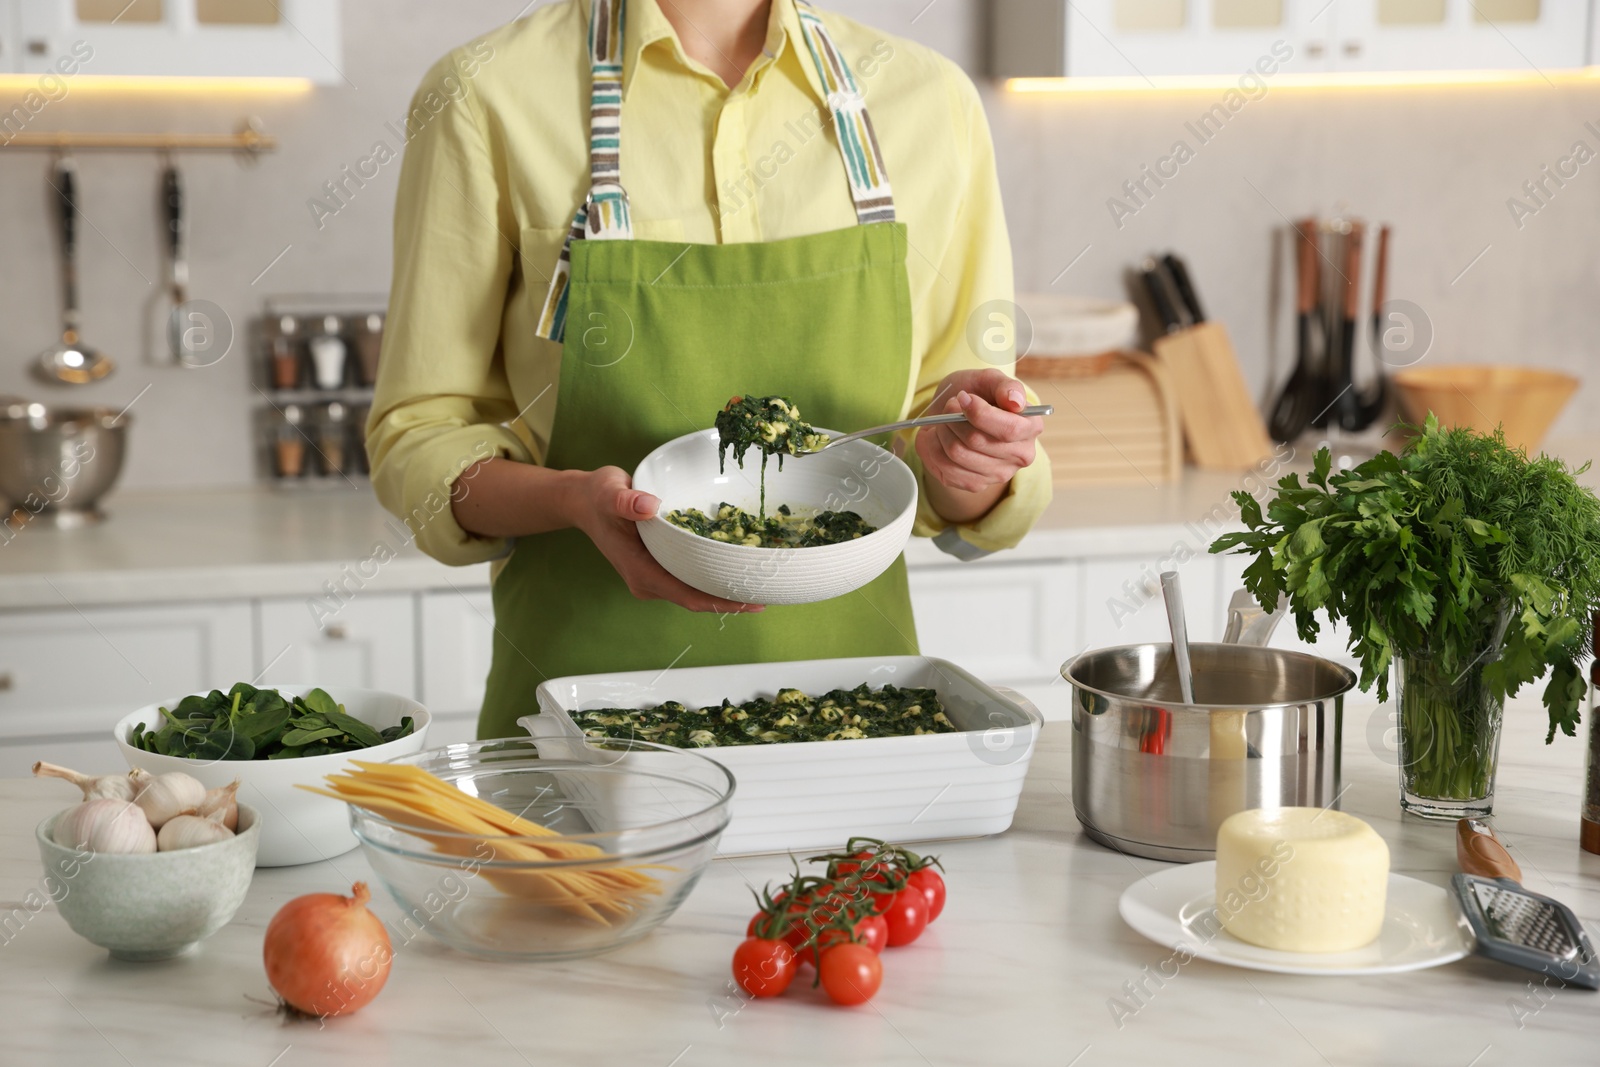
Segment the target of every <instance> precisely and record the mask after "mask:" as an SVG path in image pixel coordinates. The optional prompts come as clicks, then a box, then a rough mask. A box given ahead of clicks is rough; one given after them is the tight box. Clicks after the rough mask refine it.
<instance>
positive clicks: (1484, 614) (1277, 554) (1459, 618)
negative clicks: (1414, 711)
mask: <svg viewBox="0 0 1600 1067" xmlns="http://www.w3.org/2000/svg"><path fill="white" fill-rule="evenodd" d="M1331 465H1332V461H1331V458H1330V456H1329V453H1328V450H1327V449H1326V448H1324V449H1322V450H1321V451H1320V452H1318V453H1317V458H1316V463H1315V466H1314V468H1313V470H1312V472H1311V474H1310V475H1309V477H1308V482H1309V484H1307V485H1301V484H1300V477H1299V475H1297V474H1290V475H1288V476H1287V477H1285V478H1283V479H1282V480H1281V481H1279V483H1278V494H1277V496H1276V497H1275V498H1274V499H1272V500H1271V501H1269V502H1268V503H1267V506H1266V511H1265V514H1263V512H1262V509H1261V506H1260V505H1259V504H1257V502H1256V501H1255V499H1254V498H1252V497H1251V496H1250V495H1249V494H1248V493H1244V492H1236V493H1234V494H1233V496H1234V499H1235V500H1236V501H1237V502H1238V504H1239V508H1240V511H1241V517H1242V518H1243V521H1244V524H1245V526H1246V528H1247V529H1246V530H1245V531H1244V532H1242V533H1230V534H1224V535H1223V536H1221V537H1219V538H1217V540H1216V541H1215V542H1213V544H1212V545H1211V551H1212V552H1225V551H1230V550H1231V551H1235V552H1239V553H1244V554H1247V555H1253V556H1254V557H1255V559H1254V560H1253V561H1252V562H1251V563H1250V566H1249V567H1248V568H1247V569H1246V570H1245V573H1244V582H1245V586H1246V588H1248V589H1249V590H1250V592H1251V593H1252V594H1254V595H1255V597H1256V599H1257V600H1259V601H1260V602H1261V604H1262V606H1263V607H1265V608H1267V609H1268V610H1269V611H1270V610H1272V609H1274V608H1276V607H1277V604H1278V598H1279V597H1280V596H1285V595H1287V596H1288V598H1289V607H1290V610H1291V611H1292V612H1293V613H1294V617H1295V624H1296V626H1297V628H1298V629H1299V631H1300V636H1301V637H1302V638H1304V639H1305V640H1307V641H1310V640H1312V639H1314V638H1315V637H1316V634H1317V630H1318V625H1317V618H1316V612H1318V611H1319V610H1325V611H1327V613H1328V616H1329V618H1330V619H1333V620H1339V619H1344V620H1346V621H1348V623H1349V626H1350V649H1351V651H1352V652H1354V653H1355V655H1356V657H1357V659H1359V660H1360V663H1361V688H1362V689H1367V690H1370V689H1371V688H1372V685H1373V683H1374V682H1376V683H1377V686H1378V698H1379V699H1380V700H1388V698H1389V692H1388V668H1389V664H1390V661H1391V660H1392V659H1393V658H1394V657H1396V656H1400V657H1402V658H1409V657H1427V658H1428V659H1429V660H1431V661H1432V663H1433V665H1434V667H1435V668H1436V669H1437V670H1438V671H1439V673H1440V674H1441V675H1446V676H1450V677H1459V676H1461V675H1464V674H1465V673H1466V672H1468V671H1469V670H1475V669H1480V668H1481V672H1482V683H1483V686H1484V688H1485V689H1486V690H1487V692H1488V694H1489V695H1490V697H1491V698H1493V699H1504V698H1505V697H1509V696H1512V695H1514V694H1515V693H1516V692H1517V690H1518V689H1520V688H1521V687H1522V686H1523V685H1524V684H1527V683H1529V682H1533V681H1536V680H1538V679H1539V678H1541V677H1543V676H1544V675H1545V674H1546V673H1547V672H1548V673H1549V676H1550V679H1549V682H1548V683H1547V684H1546V686H1545V689H1544V705H1545V708H1546V710H1547V711H1548V712H1549V715H1550V730H1549V733H1548V734H1547V735H1546V737H1545V741H1546V743H1548V742H1549V741H1550V740H1551V739H1552V738H1554V737H1555V732H1556V730H1557V729H1558V728H1559V729H1560V730H1561V731H1562V732H1563V733H1565V734H1567V735H1568V736H1572V735H1573V734H1574V732H1575V727H1576V726H1577V723H1578V704H1579V702H1580V701H1581V700H1582V698H1583V694H1584V681H1583V675H1582V673H1581V672H1580V670H1579V666H1578V665H1579V661H1580V660H1582V659H1584V658H1585V657H1586V656H1587V655H1588V654H1590V653H1591V652H1592V649H1590V648H1589V647H1588V633H1589V627H1588V620H1589V619H1590V618H1592V616H1593V613H1594V612H1595V611H1596V610H1597V609H1600V500H1597V499H1596V497H1595V495H1594V493H1592V492H1591V491H1589V490H1588V489H1585V488H1584V487H1583V486H1581V485H1579V484H1578V482H1577V480H1576V478H1575V477H1574V476H1575V475H1576V474H1582V473H1583V472H1584V471H1586V470H1588V465H1587V464H1586V465H1585V466H1583V467H1582V468H1580V469H1579V470H1577V471H1571V470H1569V469H1568V468H1567V467H1566V465H1565V464H1563V463H1562V462H1561V461H1559V460H1556V459H1552V458H1550V457H1548V456H1543V455H1541V456H1539V457H1538V458H1536V459H1529V458H1528V455H1527V453H1526V452H1525V451H1523V450H1522V449H1517V448H1512V447H1510V446H1508V445H1507V444H1506V442H1505V435H1504V434H1503V433H1501V432H1499V431H1496V433H1495V434H1494V435H1492V436H1488V435H1484V434H1480V433H1477V432H1475V431H1472V430H1468V429H1460V428H1457V429H1441V428H1440V427H1439V424H1438V420H1437V419H1435V418H1434V417H1433V416H1432V415H1430V416H1429V417H1428V420H1427V422H1426V424H1425V425H1424V426H1423V427H1422V428H1421V432H1420V433H1419V434H1418V435H1417V436H1416V437H1415V438H1414V439H1413V440H1412V442H1411V443H1410V444H1409V445H1408V446H1407V447H1406V448H1405V450H1404V451H1403V452H1402V453H1401V454H1400V455H1398V456H1396V455H1394V454H1393V453H1390V452H1383V453H1380V454H1379V455H1378V456H1377V457H1375V458H1373V459H1371V460H1368V461H1367V462H1366V463H1363V464H1361V465H1360V466H1358V467H1355V468H1354V469H1352V470H1349V471H1346V472H1343V473H1340V474H1335V475H1332V476H1331V477H1330V475H1329V470H1330V467H1331ZM1502 634H1503V641H1502V640H1501V635H1502ZM1496 646H1498V647H1496Z"/></svg>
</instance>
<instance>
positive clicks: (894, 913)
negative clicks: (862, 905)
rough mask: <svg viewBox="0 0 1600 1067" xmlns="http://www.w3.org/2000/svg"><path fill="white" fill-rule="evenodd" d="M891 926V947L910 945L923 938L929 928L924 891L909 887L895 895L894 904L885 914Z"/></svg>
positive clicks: (884, 916)
mask: <svg viewBox="0 0 1600 1067" xmlns="http://www.w3.org/2000/svg"><path fill="white" fill-rule="evenodd" d="M883 918H884V920H885V921H886V922H887V923H888V924H889V947H890V948H898V947H900V946H901V945H909V944H911V942H913V941H915V940H916V939H917V938H919V937H921V936H922V931H923V930H925V929H927V926H928V898H927V897H925V896H923V894H922V890H920V889H917V888H915V887H913V886H907V887H906V888H905V889H902V890H901V891H900V892H898V893H896V894H895V895H894V902H893V903H891V904H890V905H889V909H888V910H887V911H885V912H884V913H883Z"/></svg>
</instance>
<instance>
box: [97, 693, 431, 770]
mask: <svg viewBox="0 0 1600 1067" xmlns="http://www.w3.org/2000/svg"><path fill="white" fill-rule="evenodd" d="M160 713H161V718H162V720H163V725H161V726H160V727H159V728H158V729H154V730H152V729H150V728H149V727H148V726H147V725H146V724H145V723H136V724H135V725H134V727H133V729H132V730H131V731H129V734H128V744H130V745H132V746H133V747H134V748H137V749H142V750H143V751H145V752H156V753H160V754H161V755H163V756H179V757H183V758H187V759H205V760H249V759H292V758H295V757H299V756H325V755H328V754H330V753H334V752H354V751H358V750H360V749H363V748H372V747H374V746H376V745H381V744H384V743H386V742H389V741H394V740H396V739H398V738H401V737H406V736H408V735H409V734H410V733H411V732H412V731H413V730H415V729H416V724H415V723H414V722H413V721H412V719H411V716H409V715H407V716H404V717H403V718H402V719H401V720H400V724H399V725H398V726H390V727H387V728H385V729H382V730H377V729H374V728H373V727H371V726H368V725H367V724H366V723H364V722H362V721H361V720H359V719H356V718H354V717H352V716H350V715H348V714H346V713H345V710H344V706H343V705H342V704H339V703H337V702H336V701H335V700H334V699H333V698H332V697H331V696H329V695H328V694H327V693H325V692H323V691H322V690H321V689H313V690H311V692H309V693H307V694H306V695H305V696H303V697H290V698H287V699H285V698H284V696H283V695H282V694H280V693H279V692H278V691H277V690H276V689H257V688H256V687H255V686H253V685H249V684H247V683H245V682H240V683H239V684H238V685H235V686H234V687H233V688H232V689H230V690H228V691H227V692H226V693H224V692H221V691H220V690H216V689H213V690H212V691H211V692H210V693H207V694H205V695H204V696H198V695H197V696H187V697H184V698H183V699H182V700H180V701H178V706H177V707H176V708H173V709H172V710H170V711H169V710H168V709H166V708H161V709H160Z"/></svg>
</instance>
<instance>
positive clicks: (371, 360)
mask: <svg viewBox="0 0 1600 1067" xmlns="http://www.w3.org/2000/svg"><path fill="white" fill-rule="evenodd" d="M355 345H356V367H357V369H358V370H359V371H360V372H361V384H362V385H369V386H370V385H376V384H377V382H378V354H379V352H381V351H382V350H383V316H382V315H380V314H378V313H377V312H373V313H372V314H370V315H368V316H367V317H366V318H365V319H363V320H361V321H360V322H359V323H357V324H356V336H355Z"/></svg>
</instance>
